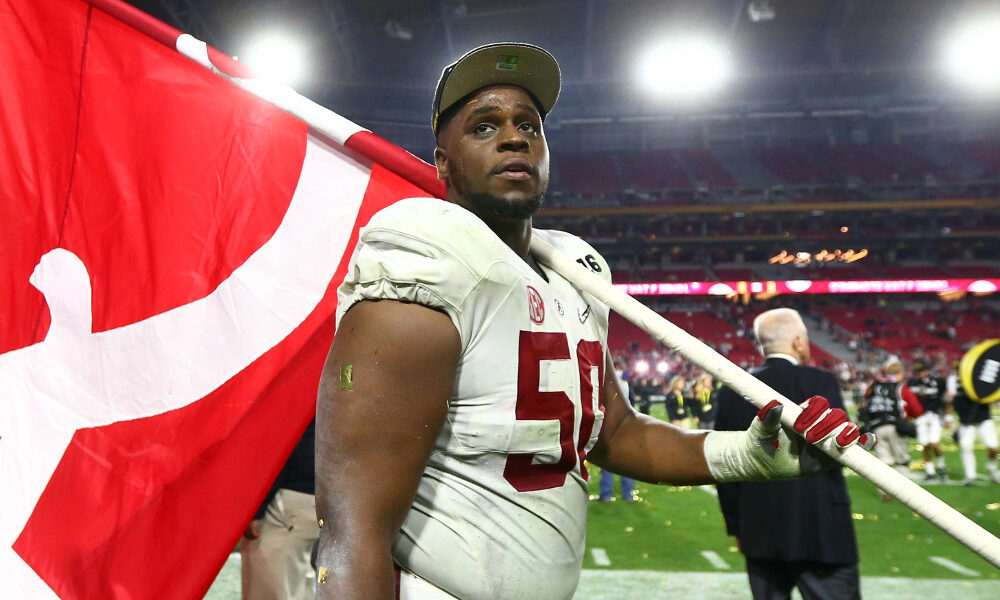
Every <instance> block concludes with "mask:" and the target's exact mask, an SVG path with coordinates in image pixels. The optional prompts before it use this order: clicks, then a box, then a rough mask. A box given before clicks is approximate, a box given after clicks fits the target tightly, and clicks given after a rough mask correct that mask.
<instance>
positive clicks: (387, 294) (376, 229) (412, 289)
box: [337, 206, 480, 341]
mask: <svg viewBox="0 0 1000 600" xmlns="http://www.w3.org/2000/svg"><path fill="white" fill-rule="evenodd" d="M393 208H396V207H395V206H394V207H390V209H387V210H386V211H383V212H382V213H379V214H378V215H376V216H375V217H374V218H373V219H372V221H371V223H369V225H368V226H367V227H365V228H364V229H363V230H362V232H361V235H360V236H359V239H358V245H357V247H356V248H355V250H354V254H353V256H352V257H351V263H350V266H349V267H348V273H347V277H346V278H345V279H344V282H343V284H341V286H340V288H339V290H338V291H337V301H338V303H337V324H338V325H339V324H340V320H341V319H342V318H343V316H344V314H346V313H347V311H348V309H350V308H351V307H352V306H354V305H355V304H357V303H358V302H361V301H364V300H397V301H401V302H412V303H414V304H420V305H423V306H427V307H429V308H432V309H435V310H439V311H441V312H443V313H445V314H446V315H448V317H449V318H450V319H451V321H452V323H454V324H455V328H456V329H457V330H458V332H459V335H460V336H461V337H462V339H463V341H464V340H465V339H466V335H465V334H466V333H467V332H465V331H463V329H464V327H463V320H462V319H461V315H462V310H463V307H464V304H465V302H466V299H467V298H468V297H469V294H470V293H471V292H472V290H473V289H474V288H475V287H476V285H477V284H478V283H479V279H480V278H479V277H477V276H476V274H475V273H473V272H472V270H471V269H470V268H469V266H468V265H467V264H466V263H465V262H464V261H462V260H460V259H459V258H458V257H456V256H455V255H454V252H453V251H452V249H451V248H448V247H447V244H442V243H438V242H439V240H437V239H435V234H434V233H433V231H435V228H434V227H427V226H421V225H422V224H420V223H414V221H420V220H422V219H420V218H419V217H417V218H414V216H413V215H412V214H409V215H407V214H404V213H406V212H407V211H403V210H391V209H393ZM436 229H437V230H445V231H447V229H448V228H447V224H444V223H438V226H437V228H436Z"/></svg>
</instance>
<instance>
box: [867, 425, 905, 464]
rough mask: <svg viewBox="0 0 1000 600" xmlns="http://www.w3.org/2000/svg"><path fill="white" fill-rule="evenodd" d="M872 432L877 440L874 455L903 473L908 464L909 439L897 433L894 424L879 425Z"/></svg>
mask: <svg viewBox="0 0 1000 600" xmlns="http://www.w3.org/2000/svg"><path fill="white" fill-rule="evenodd" d="M873 433H874V434H875V437H876V439H877V440H878V443H876V444H875V456H877V457H878V459H879V460H881V461H882V462H884V463H885V464H887V465H889V466H891V467H894V468H895V469H896V470H897V471H899V472H901V473H903V474H904V475H905V474H906V473H907V472H908V471H909V466H910V440H908V439H907V438H906V437H905V436H902V435H899V433H898V432H896V426H895V425H880V426H878V427H876V428H875V430H874V431H873Z"/></svg>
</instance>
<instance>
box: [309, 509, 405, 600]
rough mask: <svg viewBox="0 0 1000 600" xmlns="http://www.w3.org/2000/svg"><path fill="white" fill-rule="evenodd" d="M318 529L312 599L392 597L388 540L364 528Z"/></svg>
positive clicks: (377, 599)
mask: <svg viewBox="0 0 1000 600" xmlns="http://www.w3.org/2000/svg"><path fill="white" fill-rule="evenodd" d="M331 525H332V524H324V527H323V528H322V529H321V530H320V537H319V553H318V555H317V557H316V573H317V577H316V579H317V580H316V600H356V599H358V598H365V599H371V600H392V599H393V598H395V597H396V595H395V590H396V578H395V574H394V572H393V564H392V557H391V554H390V543H389V542H387V541H386V539H385V536H384V535H380V534H377V533H375V532H366V531H365V530H364V529H356V530H353V531H351V530H348V529H346V528H343V529H341V530H340V531H337V530H336V527H333V526H331Z"/></svg>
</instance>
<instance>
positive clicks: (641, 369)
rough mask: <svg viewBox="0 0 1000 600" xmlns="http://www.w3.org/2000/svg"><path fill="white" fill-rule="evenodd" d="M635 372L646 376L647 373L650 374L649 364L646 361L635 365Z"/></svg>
mask: <svg viewBox="0 0 1000 600" xmlns="http://www.w3.org/2000/svg"><path fill="white" fill-rule="evenodd" d="M635 372H636V373H638V374H639V375H645V374H646V373H649V363H648V362H646V361H644V360H640V361H639V362H637V363H635Z"/></svg>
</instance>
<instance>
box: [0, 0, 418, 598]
mask: <svg viewBox="0 0 1000 600" xmlns="http://www.w3.org/2000/svg"><path fill="white" fill-rule="evenodd" d="M94 2H95V3H96V2H97V0H94ZM101 3H102V4H104V5H110V4H114V3H113V2H110V1H109V0H103V2H101ZM0 15H2V18H0V55H2V56H4V57H5V58H4V66H3V68H2V69H0V89H3V102H0V156H3V157H4V159H3V160H2V161H0V302H2V309H0V310H2V313H0V314H3V315H4V326H3V327H0V355H2V354H3V353H6V352H10V351H13V350H17V349H20V348H25V347H27V346H30V345H32V344H36V343H38V342H40V341H42V340H44V339H45V336H46V333H47V330H48V327H49V317H48V309H47V307H46V305H45V301H44V297H43V296H42V295H41V293H39V292H38V291H37V290H36V289H35V288H33V287H31V286H30V284H29V283H28V277H29V275H30V274H31V272H32V270H33V268H34V265H35V264H37V263H38V261H39V258H40V257H41V256H42V255H43V254H45V253H46V252H48V251H49V250H52V249H53V248H56V247H61V248H65V249H67V250H69V251H71V252H72V253H74V254H75V255H77V256H78V257H79V258H80V259H81V260H82V261H83V263H84V264H85V265H86V267H87V270H88V273H89V276H90V281H91V285H92V301H93V331H94V332H102V331H109V330H113V329H115V328H119V327H123V326H127V325H130V324H133V323H136V322H138V321H141V320H143V319H146V318H149V317H153V316H155V315H159V314H161V313H163V312H166V311H169V310H171V309H175V308H178V307H181V306H185V305H187V304H190V303H192V302H194V301H196V300H199V299H201V298H203V297H205V296H206V295H208V294H210V293H211V292H212V291H213V290H215V289H216V288H217V287H218V286H219V284H220V283H221V282H223V281H225V280H226V279H227V278H228V277H229V276H230V275H231V274H232V272H233V270H234V269H236V268H237V267H239V266H240V265H242V264H243V263H244V262H245V261H246V260H247V258H248V257H250V256H251V255H252V254H253V253H254V252H255V251H256V250H257V249H258V248H260V247H261V246H262V245H263V244H264V243H265V242H266V241H267V240H268V239H269V238H270V237H271V235H272V234H273V233H274V231H275V229H276V228H277V226H278V224H279V223H280V222H281V221H282V218H283V217H284V214H285V211H286V209H287V208H288V205H289V202H290V199H291V196H292V194H293V192H294V190H295V186H296V183H297V180H298V177H299V173H300V170H301V166H302V161H303V156H304V152H305V144H306V133H307V130H306V127H305V125H304V124H303V123H301V122H299V121H298V120H296V119H295V118H293V117H290V116H288V115H287V114H285V113H283V112H281V111H279V110H277V109H275V108H273V107H272V106H270V105H269V104H267V103H265V102H263V101H260V100H258V99H256V98H254V97H252V96H250V95H249V94H247V93H245V92H243V91H242V90H240V89H238V88H236V87H235V86H233V85H231V84H230V83H228V82H226V81H225V80H223V79H222V78H220V77H218V76H217V75H215V74H213V73H211V72H209V71H207V70H205V69H203V68H201V67H200V66H198V65H196V64H194V63H193V62H191V61H190V60H188V59H186V58H184V57H182V56H180V55H179V54H177V53H176V52H175V51H173V50H172V49H171V48H170V47H168V46H165V45H164V44H163V43H161V42H162V41H163V40H160V41H158V40H157V39H154V38H152V37H147V36H146V35H143V34H140V33H139V32H137V31H136V30H135V29H133V28H132V27H131V26H130V25H127V24H125V23H123V22H121V21H119V20H118V19H117V18H115V17H113V16H110V15H109V14H106V13H105V12H102V11H100V10H96V9H94V8H93V7H91V6H90V5H89V4H87V3H86V2H83V1H82V0H33V1H32V2H19V1H17V0H0ZM146 19H147V20H148V17H147V18H146ZM161 25H162V24H161ZM163 27H164V28H165V27H166V26H163ZM168 29H169V28H166V29H162V31H166V32H167V33H169V32H168V31H167V30H168ZM163 36H166V33H164V34H163ZM414 160H415V159H414ZM331 187H336V186H335V185H334V186H331ZM425 195H427V193H426V192H424V191H423V190H421V189H420V188H418V187H417V186H415V185H413V184H410V183H408V182H407V181H405V180H403V179H402V178H400V177H399V176H397V175H395V174H393V173H391V172H389V171H387V170H386V169H384V168H382V167H381V166H379V165H376V166H374V167H373V168H372V174H371V177H370V180H369V182H368V186H367V190H366V192H365V199H364V202H363V204H362V206H361V208H360V211H359V214H358V216H357V218H356V222H355V225H354V234H353V237H352V239H351V242H350V243H349V244H348V246H347V248H348V250H347V254H346V255H345V257H344V258H343V259H342V261H341V263H340V267H339V269H338V271H337V274H336V275H335V276H334V277H333V279H332V280H331V281H330V282H329V284H328V287H327V292H326V295H325V297H324V298H323V300H322V301H321V303H320V304H319V306H318V307H317V308H316V309H315V311H314V312H313V313H312V314H311V315H310V316H309V317H308V318H307V319H306V320H305V321H304V322H303V323H301V324H300V325H299V326H298V327H297V328H296V329H295V330H294V331H293V332H292V333H291V334H290V335H289V336H288V337H286V338H285V339H284V340H283V341H281V342H280V343H279V344H278V345H277V346H275V347H274V348H272V349H271V350H270V351H268V352H267V353H265V354H264V355H263V356H262V357H261V358H260V359H258V360H257V361H256V362H255V363H253V364H251V365H250V366H249V367H247V368H246V369H245V370H243V371H242V372H240V373H239V374H238V375H237V376H235V377H233V378H232V379H230V380H229V381H228V382H226V383H225V384H224V385H222V386H221V387H220V388H218V389H216V390H215V391H214V392H212V393H210V394H209V395H208V396H205V397H204V398H202V399H201V400H198V401H196V402H194V403H193V404H189V405H187V406H185V407H183V408H181V409H177V410H173V411H170V412H167V413H164V414H161V415H158V416H154V417H148V418H142V419H135V420H131V421H124V422H117V423H113V424H111V425H107V426H102V427H94V428H89V429H80V430H77V431H76V434H75V435H74V436H73V438H72V441H71V442H70V445H69V447H68V449H67V450H66V452H65V454H64V455H63V457H62V461H61V462H60V463H59V466H58V468H57V469H56V470H55V472H54V473H53V475H52V477H51V479H50V480H49V482H48V485H47V487H46V488H45V491H44V492H43V493H42V496H41V498H40V499H39V501H38V502H37V504H36V505H35V508H34V512H33V513H32V515H31V518H30V519H29V520H28V522H27V524H26V525H25V527H24V529H23V530H22V532H21V534H20V536H19V537H18V539H17V542H16V543H15V545H14V548H15V550H16V551H17V553H18V554H19V555H20V556H21V557H22V558H23V559H24V560H25V562H27V563H28V564H29V565H31V567H32V568H33V569H34V571H35V572H36V573H37V574H38V575H39V577H41V578H42V579H44V581H45V582H46V583H47V584H48V585H49V586H50V587H51V588H52V589H54V590H55V591H56V592H57V593H58V594H59V595H60V597H61V598H66V599H70V598H94V599H101V600H105V599H148V598H176V599H184V598H200V597H202V596H203V595H204V593H205V591H206V590H207V588H208V587H209V585H210V584H211V582H212V580H213V579H214V577H215V575H216V573H217V572H218V570H219V568H220V567H221V565H222V564H223V562H224V561H225V558H226V556H227V555H228V553H229V552H230V551H231V549H232V548H233V546H234V545H235V543H236V540H237V539H238V538H239V535H240V533H241V532H242V531H243V529H244V527H245V525H246V522H247V521H248V520H249V519H250V517H251V516H252V514H253V513H254V511H255V509H256V508H257V505H258V503H259V502H260V500H261V498H262V497H263V496H264V494H265V492H266V491H267V489H268V487H269V485H270V482H271V480H272V479H273V477H274V475H275V474H276V473H277V471H278V470H279V469H280V467H281V464H282V463H283V461H284V458H285V457H286V456H287V454H288V453H289V452H290V450H291V448H292V446H293V445H294V444H295V442H296V441H297V439H298V437H299V435H300V434H301V432H302V430H303V429H304V428H305V426H306V424H307V423H308V421H309V419H310V418H311V416H312V414H313V411H314V408H315V397H316V388H317V384H318V378H319V373H320V370H321V366H322V362H323V359H324V357H325V355H326V352H327V350H328V348H329V345H330V341H331V339H332V335H333V327H334V323H333V314H334V309H335V300H336V295H335V290H336V286H337V285H338V283H339V282H340V281H341V280H342V278H343V274H344V271H345V269H346V262H347V258H349V255H350V249H351V248H353V244H354V241H355V240H356V235H357V228H358V227H359V226H360V225H362V224H364V223H366V222H367V220H368V219H369V218H370V216H371V215H372V214H373V213H374V212H376V211H377V210H378V209H380V208H382V207H384V206H386V205H388V204H390V203H392V202H394V201H395V200H397V199H400V198H403V197H411V196H425ZM331 201H335V198H331ZM307 258H308V257H303V259H307ZM5 433H6V432H3V431H0V436H4V435H5ZM5 441H6V440H5ZM4 589H5V588H4V582H3V581H0V596H2V597H7V596H8V595H9V594H7V593H5V592H4ZM12 597H13V596H12Z"/></svg>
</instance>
